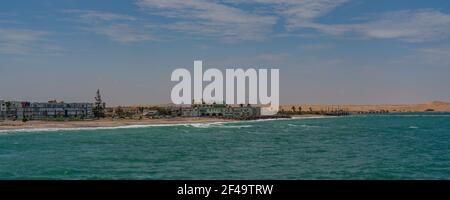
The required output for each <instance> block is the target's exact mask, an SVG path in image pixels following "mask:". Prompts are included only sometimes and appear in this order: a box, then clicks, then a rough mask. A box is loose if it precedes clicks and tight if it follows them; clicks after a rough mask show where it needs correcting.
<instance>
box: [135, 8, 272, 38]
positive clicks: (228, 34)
mask: <svg viewBox="0 0 450 200" xmlns="http://www.w3.org/2000/svg"><path fill="white" fill-rule="evenodd" d="M137 5H138V6H139V7H140V8H142V9H143V10H146V11H149V14H152V15H158V16H163V17H167V18H171V19H174V20H176V22H174V23H172V24H169V25H168V26H167V27H168V28H169V29H171V30H175V31H182V32H187V33H192V34H197V35H202V36H209V37H218V38H225V39H238V40H239V39H241V40H253V39H262V38H264V37H265V35H266V34H268V33H270V32H271V30H272V26H273V25H275V24H276V20H277V18H276V17H274V16H264V15H258V14H253V13H250V12H247V11H243V10H241V9H238V8H235V7H231V6H228V5H225V4H221V3H218V2H216V1H206V0H138V1H137Z"/></svg>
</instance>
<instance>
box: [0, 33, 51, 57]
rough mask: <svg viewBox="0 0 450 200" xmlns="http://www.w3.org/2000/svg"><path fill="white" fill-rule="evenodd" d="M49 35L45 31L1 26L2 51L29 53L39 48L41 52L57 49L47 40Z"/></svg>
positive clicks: (5, 52)
mask: <svg viewBox="0 0 450 200" xmlns="http://www.w3.org/2000/svg"><path fill="white" fill-rule="evenodd" d="M48 35H49V33H48V32H44V31H36V30H29V29H5V28H0V53H3V54H29V53H36V52H37V50H38V49H39V51H40V52H43V51H51V50H55V48H53V47H52V48H50V45H48V44H46V42H45V37H46V36H48ZM47 47H48V48H47Z"/></svg>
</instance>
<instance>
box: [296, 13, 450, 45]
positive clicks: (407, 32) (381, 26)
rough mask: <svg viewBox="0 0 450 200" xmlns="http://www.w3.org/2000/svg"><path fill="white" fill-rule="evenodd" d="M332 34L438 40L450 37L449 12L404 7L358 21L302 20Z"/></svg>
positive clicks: (305, 25) (417, 40) (423, 40)
mask: <svg viewBox="0 0 450 200" xmlns="http://www.w3.org/2000/svg"><path fill="white" fill-rule="evenodd" d="M303 27H306V28H314V29H317V30H319V31H321V32H324V33H327V34H332V35H343V34H352V33H353V34H356V35H357V36H358V35H359V36H362V37H366V38H380V39H399V40H403V41H406V42H426V41H438V40H442V39H448V38H450V14H445V13H442V12H439V11H435V10H430V9H427V10H414V11H412V10H407V11H396V12H389V13H384V14H381V15H379V16H377V17H376V18H375V19H371V20H369V21H367V22H363V23H359V24H319V23H310V24H304V25H303Z"/></svg>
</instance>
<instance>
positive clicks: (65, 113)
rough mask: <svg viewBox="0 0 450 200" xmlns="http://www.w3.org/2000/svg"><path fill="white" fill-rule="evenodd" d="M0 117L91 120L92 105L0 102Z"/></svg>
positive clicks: (54, 102)
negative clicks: (77, 118)
mask: <svg viewBox="0 0 450 200" xmlns="http://www.w3.org/2000/svg"><path fill="white" fill-rule="evenodd" d="M0 105H1V107H0V110H1V114H0V117H3V118H7V119H37V120H38V119H51V118H76V117H79V118H91V117H93V113H92V107H93V104H92V103H64V102H57V101H49V102H47V103H40V102H27V101H0Z"/></svg>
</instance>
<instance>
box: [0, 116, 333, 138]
mask: <svg viewBox="0 0 450 200" xmlns="http://www.w3.org/2000/svg"><path fill="white" fill-rule="evenodd" d="M332 117H334V116H305V117H292V118H273V119H256V120H249V121H229V122H205V123H180V124H147V125H125V126H114V127H70V128H22V129H10V130H0V133H6V134H8V133H29V132H57V131H84V130H115V129H133V128H150V127H172V126H185V127H195V128H210V127H214V128H250V127H253V126H252V125H234V126H233V125H226V126H224V124H237V123H252V122H265V121H280V120H298V119H321V118H332Z"/></svg>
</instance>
